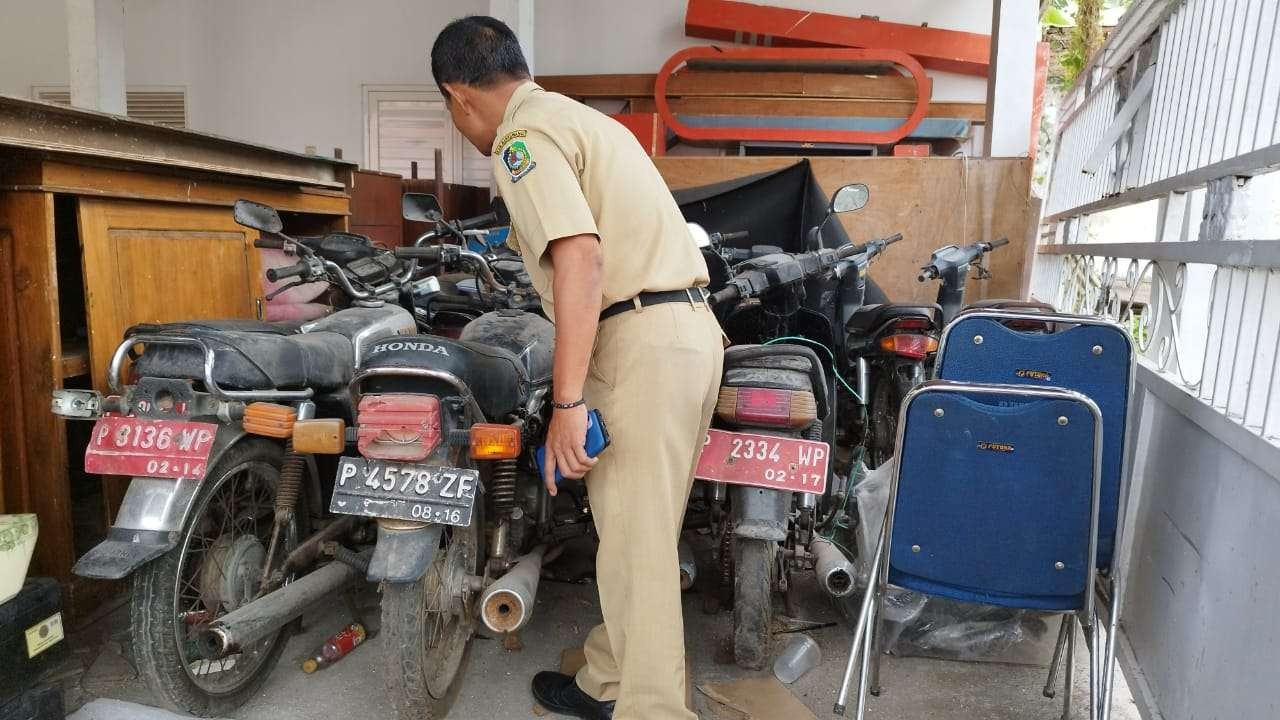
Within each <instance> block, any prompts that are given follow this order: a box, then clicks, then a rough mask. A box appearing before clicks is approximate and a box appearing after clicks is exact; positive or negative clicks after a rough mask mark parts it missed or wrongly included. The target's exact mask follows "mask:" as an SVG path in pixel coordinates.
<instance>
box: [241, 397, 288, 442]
mask: <svg viewBox="0 0 1280 720" xmlns="http://www.w3.org/2000/svg"><path fill="white" fill-rule="evenodd" d="M297 419H298V411H297V410H294V409H293V408H291V407H289V406H288V405H277V404H275V403H265V402H256V403H250V404H249V405H248V406H247V407H245V409H244V418H243V419H242V420H241V421H240V424H241V425H242V426H243V427H244V431H245V432H247V433H253V434H254V435H262V436H264V437H273V438H287V437H289V436H290V435H292V434H293V424H294V422H295V421H296V420H297Z"/></svg>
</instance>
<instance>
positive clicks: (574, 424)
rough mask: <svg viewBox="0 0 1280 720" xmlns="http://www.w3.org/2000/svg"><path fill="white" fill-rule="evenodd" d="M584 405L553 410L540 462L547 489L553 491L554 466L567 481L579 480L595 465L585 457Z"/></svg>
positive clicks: (585, 415)
mask: <svg viewBox="0 0 1280 720" xmlns="http://www.w3.org/2000/svg"><path fill="white" fill-rule="evenodd" d="M586 446H587V407H586V406H585V405H579V406H578V407H576V408H570V409H568V410H559V409H557V410H555V411H554V412H553V413H552V415H551V424H550V425H549V426H548V427H547V450H546V455H545V457H544V459H543V463H542V481H543V483H545V484H546V486H547V492H549V493H551V495H552V496H555V494H556V469H557V468H559V469H560V474H561V475H562V476H564V477H566V478H568V479H570V480H578V479H581V478H582V476H583V475H586V474H587V471H588V470H590V469H591V468H592V467H593V466H595V464H596V459H595V458H593V457H588V456H587V450H586Z"/></svg>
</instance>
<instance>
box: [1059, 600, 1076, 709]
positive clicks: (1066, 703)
mask: <svg viewBox="0 0 1280 720" xmlns="http://www.w3.org/2000/svg"><path fill="white" fill-rule="evenodd" d="M1063 622H1064V625H1065V627H1066V634H1067V657H1066V658H1065V660H1066V663H1067V671H1066V672H1065V673H1064V674H1065V675H1066V676H1067V684H1066V687H1065V688H1063V695H1065V697H1064V698H1063V699H1062V720H1071V694H1072V692H1071V691H1072V690H1073V689H1074V687H1073V686H1074V683H1075V680H1076V616H1075V615H1067V616H1066V617H1065V618H1063Z"/></svg>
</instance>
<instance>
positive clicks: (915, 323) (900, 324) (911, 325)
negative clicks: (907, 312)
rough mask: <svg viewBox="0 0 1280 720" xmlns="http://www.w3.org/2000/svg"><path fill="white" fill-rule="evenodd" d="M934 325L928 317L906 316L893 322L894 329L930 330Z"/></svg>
mask: <svg viewBox="0 0 1280 720" xmlns="http://www.w3.org/2000/svg"><path fill="white" fill-rule="evenodd" d="M932 326H933V323H931V322H929V319H928V318H904V319H902V320H899V321H897V322H895V323H894V324H893V329H894V330H928V329H929V328H930V327H932Z"/></svg>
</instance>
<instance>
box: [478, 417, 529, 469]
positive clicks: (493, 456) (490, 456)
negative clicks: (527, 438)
mask: <svg viewBox="0 0 1280 720" xmlns="http://www.w3.org/2000/svg"><path fill="white" fill-rule="evenodd" d="M471 457H472V458H475V459H476V460H513V459H515V458H518V457H520V428H518V427H516V426H515V425H494V424H489V423H476V424H475V425H472V426H471Z"/></svg>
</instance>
